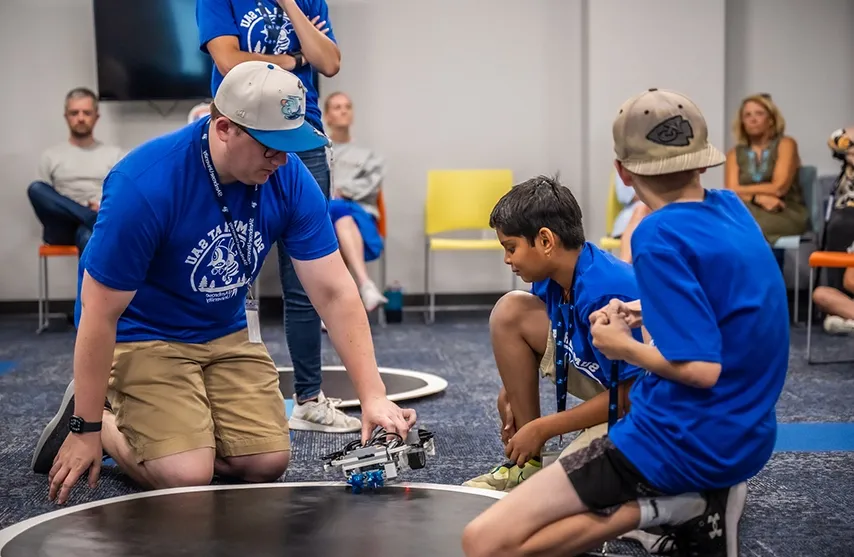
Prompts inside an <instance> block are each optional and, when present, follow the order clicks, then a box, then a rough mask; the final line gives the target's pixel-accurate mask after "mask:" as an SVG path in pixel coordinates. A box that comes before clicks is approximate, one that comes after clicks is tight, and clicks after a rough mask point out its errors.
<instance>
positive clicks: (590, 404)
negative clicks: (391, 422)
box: [463, 176, 643, 491]
mask: <svg viewBox="0 0 854 557" xmlns="http://www.w3.org/2000/svg"><path fill="white" fill-rule="evenodd" d="M490 226H492V227H493V228H494V229H495V231H496V233H497V235H498V239H499V241H500V242H501V244H502V245H503V246H504V250H505V251H504V253H505V256H504V259H505V262H506V263H507V264H508V265H510V267H511V268H512V269H513V271H514V272H515V273H517V274H518V275H519V276H520V277H521V278H522V279H523V280H525V281H528V282H531V283H533V287H532V289H531V290H532V291H531V292H530V293H529V292H523V291H520V290H517V291H513V292H509V293H507V294H505V295H504V296H503V297H502V298H501V299H500V300H499V301H498V303H497V304H496V305H495V308H493V310H492V314H491V315H490V318H489V329H490V337H491V340H492V351H493V354H494V356H495V362H496V365H497V367H498V374H499V375H500V376H501V382H502V385H503V386H502V388H501V390H500V391H499V394H498V413H499V417H500V418H501V424H502V432H501V433H502V434H501V437H502V441H503V442H504V443H505V453H506V456H507V457H508V461H507V462H506V463H504V464H501V465H499V466H496V467H495V468H493V469H492V470H490V471H489V472H487V473H485V474H482V475H480V476H477V477H476V478H473V479H471V480H468V481H467V482H465V483H464V484H463V485H465V486H468V487H478V488H481V489H491V490H497V491H510V490H511V489H513V488H515V487H516V486H517V485H519V483H520V482H522V481H523V480H526V479H528V478H530V476H531V475H532V474H533V473H535V472H537V471H538V470H540V468H541V467H542V461H541V451H542V447H543V445H545V443H546V441H548V440H549V439H551V438H553V437H557V436H559V435H566V434H569V433H573V432H576V431H581V432H582V433H581V434H580V435H579V436H578V437H576V438H575V440H574V441H573V442H572V444H571V445H570V447H568V448H567V450H568V451H569V452H574V451H576V450H579V449H580V448H582V447H584V446H586V445H588V444H590V441H592V439H594V438H596V437H601V436H602V435H604V434H605V433H606V431H607V422H608V403H609V396H610V395H609V392H608V389H609V386H610V382H611V379H612V378H611V370H612V365H614V366H616V371H617V376H618V381H619V382H620V383H622V389H621V390H622V391H623V394H624V398H625V399H626V400H627V393H628V387H629V386H630V384H631V382H633V381H634V379H635V378H636V377H637V376H638V375H640V374H641V373H642V372H643V370H641V369H639V368H637V367H636V366H632V365H628V364H626V362H611V361H610V360H609V359H608V358H606V357H605V356H604V355H603V354H602V353H601V352H600V351H599V350H597V349H596V348H595V347H594V346H593V339H592V337H591V335H590V320H589V318H590V314H591V313H593V312H594V311H596V310H599V309H600V308H601V307H602V306H604V305H607V304H608V302H609V301H610V300H611V299H615V298H616V299H620V300H624V301H626V302H629V301H632V300H635V299H637V297H638V292H637V285H636V284H635V279H634V275H633V274H632V268H631V266H630V265H629V264H628V263H624V262H622V261H620V260H618V259H617V258H616V257H613V256H612V255H610V254H609V253H607V252H604V251H602V250H601V249H599V248H598V247H596V246H595V245H593V244H591V243H589V242H586V241H585V238H584V227H583V223H582V215H581V208H580V207H579V206H578V202H577V201H576V200H575V196H573V195H572V192H571V191H570V190H569V188H566V187H564V186H563V185H561V184H560V183H559V182H558V181H557V180H554V179H551V178H547V177H543V176H540V177H536V178H532V179H530V180H527V181H525V182H523V183H521V184H519V185H517V186H515V187H513V189H511V190H510V191H509V192H508V193H507V194H505V195H504V197H502V198H501V199H500V200H499V201H498V203H497V204H496V206H495V207H494V208H493V210H492V216H491V218H490ZM636 334H637V337H638V339H640V338H641V334H640V332H639V331H638V332H637V333H636ZM558 360H559V362H560V365H556V361H558ZM538 371H539V373H538ZM540 374H542V375H543V376H548V377H550V378H551V379H552V380H553V381H554V382H555V383H556V384H557V385H559V387H557V404H558V412H557V413H556V414H553V415H550V416H541V413H540V392H539V375H540ZM567 393H569V394H570V395H572V396H574V397H576V398H578V399H581V400H583V401H585V402H584V403H582V404H580V405H578V406H575V407H574V408H571V409H569V410H566V397H567Z"/></svg>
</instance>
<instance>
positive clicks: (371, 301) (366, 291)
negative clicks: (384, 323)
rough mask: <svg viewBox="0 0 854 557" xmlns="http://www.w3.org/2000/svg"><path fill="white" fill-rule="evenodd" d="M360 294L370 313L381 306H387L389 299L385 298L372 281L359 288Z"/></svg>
mask: <svg viewBox="0 0 854 557" xmlns="http://www.w3.org/2000/svg"><path fill="white" fill-rule="evenodd" d="M359 294H360V295H361V296H362V303H363V304H364V305H365V309H366V310H368V312H369V313H370V312H372V311H374V310H375V309H377V306H379V305H380V304H387V303H388V298H386V297H385V296H383V293H382V292H380V289H379V288H377V285H376V284H374V283H373V282H372V281H367V282H365V283H364V284H362V286H360V287H359Z"/></svg>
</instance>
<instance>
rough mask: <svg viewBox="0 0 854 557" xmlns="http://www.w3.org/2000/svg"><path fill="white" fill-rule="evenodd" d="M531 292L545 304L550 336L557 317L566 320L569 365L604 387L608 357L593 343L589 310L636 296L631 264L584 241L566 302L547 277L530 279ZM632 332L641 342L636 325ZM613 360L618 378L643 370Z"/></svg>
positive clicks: (554, 331)
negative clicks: (570, 294)
mask: <svg viewBox="0 0 854 557" xmlns="http://www.w3.org/2000/svg"><path fill="white" fill-rule="evenodd" d="M531 292H532V293H533V294H535V295H536V296H538V297H539V298H540V299H541V300H542V301H543V302H544V303H545V304H546V310H547V311H548V314H549V321H550V323H551V326H552V330H551V334H552V336H553V337H555V336H556V335H557V334H558V330H557V328H556V327H555V324H556V323H557V322H558V321H559V320H562V321H563V323H565V324H566V330H565V331H564V338H563V347H564V349H565V350H566V356H567V361H568V362H570V364H571V366H570V368H572V367H573V366H574V367H575V369H577V370H578V372H579V373H582V374H583V375H585V376H586V377H588V378H590V379H593V380H595V381H597V382H599V383H600V384H601V385H602V386H604V387H605V388H608V386H609V385H610V373H611V364H612V361H611V360H609V359H608V358H606V357H605V355H604V354H602V353H601V352H600V351H599V350H597V349H596V347H595V346H593V337H592V335H591V334H590V314H591V313H593V312H594V311H596V310H599V309H602V308H603V307H605V306H607V305H608V302H610V301H611V300H612V299H614V298H616V299H619V300H623V301H624V302H630V301H632V300H637V299H638V290H637V284H636V283H635V278H634V274H633V273H632V268H631V265H629V264H628V263H625V262H623V261H620V260H619V259H617V258H616V257H614V256H613V255H611V254H610V253H608V252H605V251H603V250H601V249H600V248H598V247H597V246H595V245H594V244H591V243H590V242H586V243H585V244H584V246H583V247H582V248H581V252H580V254H579V256H578V261H577V262H576V265H575V275H574V277H573V282H572V299H571V301H570V302H566V303H565V302H563V287H562V286H561V285H560V284H558V283H557V282H555V281H553V280H551V279H546V280H544V281H540V282H535V283H533V284H532V285H531ZM632 333H633V334H634V336H635V338H636V339H637V340H638V341H640V342H643V337H642V333H641V330H640V328H638V329H635V330H633V331H632ZM555 348H557V346H556V347H555ZM613 363H616V365H617V373H618V377H619V380H620V381H621V382H622V381H626V380H628V379H631V378H633V377H637V376H639V375H641V374H642V373H643V372H644V370H643V369H641V368H639V367H637V366H634V365H631V364H628V363H626V362H623V361H619V362H613Z"/></svg>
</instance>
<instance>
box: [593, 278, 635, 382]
mask: <svg viewBox="0 0 854 557" xmlns="http://www.w3.org/2000/svg"><path fill="white" fill-rule="evenodd" d="M614 298H616V299H618V300H622V301H624V302H631V301H633V299H632V298H630V297H628V296H619V295H615V296H610V297H608V298H601V299H599V300H596V301H595V302H593V303H591V304H590V305H589V306H588V307H586V308H584V310H583V312H582V315H583V316H584V327H585V328H586V333H587V343H588V345H589V346H590V350H591V351H592V352H593V357H595V358H596V361H597V362H598V363H599V367H600V368H601V369H602V372H603V375H604V376H605V380H606V381H610V380H611V365H612V364H614V363H616V364H617V377H618V381H619V382H620V383H622V382H624V381H628V380H629V379H633V378H635V377H637V376H639V375H641V374H643V373H646V371H645V370H644V369H642V368H639V367H637V366H636V365H632V364H630V363H628V362H626V361H624V360H617V361H616V362H615V361H614V360H609V359H608V358H607V357H606V356H605V355H604V354H602V353H601V352H600V351H599V350H598V349H597V348H596V347H595V346H594V345H593V334H592V333H591V332H590V314H591V313H593V312H594V311H596V310H599V309H602V308H603V307H605V306H607V305H608V303H609V302H610V301H611V300H612V299H614ZM632 336H633V337H634V338H635V340H637V341H639V342H643V333H642V332H641V329H640V327H638V328H637V329H632ZM606 385H607V383H606Z"/></svg>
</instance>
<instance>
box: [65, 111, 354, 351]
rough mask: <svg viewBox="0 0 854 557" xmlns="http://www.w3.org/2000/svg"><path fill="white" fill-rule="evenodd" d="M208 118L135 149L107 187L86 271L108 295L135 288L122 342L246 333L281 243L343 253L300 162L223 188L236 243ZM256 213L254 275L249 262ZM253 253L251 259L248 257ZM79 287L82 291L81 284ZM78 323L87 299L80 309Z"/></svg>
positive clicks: (295, 251)
mask: <svg viewBox="0 0 854 557" xmlns="http://www.w3.org/2000/svg"><path fill="white" fill-rule="evenodd" d="M209 123H210V118H203V119H201V120H199V121H198V122H195V123H193V124H189V125H187V126H185V127H184V128H182V129H180V130H178V131H176V132H173V133H171V134H168V135H166V136H163V137H159V138H157V139H154V140H152V141H149V142H147V143H145V144H143V145H142V146H140V147H138V148H136V149H134V150H133V151H131V152H130V153H129V154H128V155H127V156H126V157H125V158H124V159H123V160H122V161H121V162H119V163H118V164H117V165H116V166H115V167H114V168H113V170H112V171H111V172H110V173H109V175H108V176H107V178H106V180H105V181H104V188H103V198H102V202H101V207H100V210H99V214H98V220H97V223H96V224H95V228H94V231H93V233H92V237H91V239H90V241H89V243H88V245H87V246H86V249H85V250H84V253H83V255H82V257H81V262H80V267H79V269H80V271H79V278H80V279H81V280H80V281H78V285H79V284H80V283H81V282H82V277H83V271H84V270H85V271H87V272H88V273H89V274H90V275H91V276H92V277H93V278H94V279H95V280H97V281H98V282H100V283H102V284H104V285H106V286H107V287H109V288H113V289H116V290H122V291H136V294H135V296H134V297H133V300H132V301H131V303H130V305H129V306H128V308H127V310H126V311H125V312H124V314H123V315H122V316H121V318H120V320H119V323H118V331H117V341H118V342H123V341H139V340H155V339H159V340H175V341H180V342H193V343H199V342H207V341H209V340H213V339H216V338H219V337H222V336H224V335H226V334H230V333H232V332H236V331H238V330H240V329H242V328H244V327H245V326H246V314H245V307H244V301H245V298H246V294H247V290H248V287H249V284H250V283H251V281H252V280H253V279H254V277H256V276H257V275H258V273H259V272H260V270H261V265H262V263H263V262H264V258H265V257H266V255H267V253H268V252H269V251H270V247H271V245H272V244H273V243H274V242H276V241H277V240H278V239H279V238H281V239H282V241H283V242H284V245H285V248H286V250H287V253H288V255H289V256H290V257H292V258H293V259H297V260H313V259H318V258H321V257H324V256H326V255H329V254H330V253H333V252H334V251H335V250H337V249H338V241H337V238H336V236H335V230H334V228H333V227H332V222H331V220H330V219H329V214H328V207H327V200H326V198H325V196H324V195H323V192H322V191H321V190H320V187H319V186H318V185H317V182H316V181H315V180H314V178H313V177H312V176H311V174H310V173H309V171H308V169H306V167H305V165H304V164H303V163H302V161H301V160H300V159H299V158H298V157H297V156H295V155H288V159H287V162H286V164H284V165H283V166H280V167H279V168H278V170H277V171H276V172H275V173H273V174H272V175H271V177H270V179H269V180H268V181H267V182H266V183H264V184H260V187H259V191H258V201H257V207H256V209H257V211H256V209H253V208H252V206H251V205H252V201H253V197H254V191H255V188H254V185H253V186H248V185H245V184H240V183H232V184H226V185H223V186H222V191H223V196H224V202H225V203H226V205H227V206H228V208H229V210H230V212H231V213H232V217H233V220H234V225H235V229H236V231H237V235H238V239H237V240H238V241H235V238H234V237H233V235H232V233H231V230H230V228H229V227H228V226H227V225H226V220H225V219H224V218H223V213H222V210H221V208H220V205H219V204H218V203H217V198H216V196H215V193H214V189H213V185H212V183H211V179H210V176H209V175H208V173H207V171H206V169H205V166H204V164H203V163H202V157H201V144H200V139H201V134H202V131H203V130H204V129H207V127H208V125H209ZM256 213H257V219H256V220H255V222H254V228H255V231H254V234H253V238H251V244H252V249H251V250H248V252H249V253H248V255H249V257H250V261H249V269H247V268H246V267H245V266H244V264H243V262H242V261H241V256H240V253H239V251H238V250H239V249H240V247H246V246H247V243H246V242H247V240H248V238H247V230H248V223H249V221H250V218H251V217H252V216H253V215H254V214H256ZM246 255H247V254H246V253H244V256H246ZM78 289H79V286H78ZM77 306H78V307H77V312H76V313H77V318H78V319H79V310H80V307H79V306H80V304H79V293H78V304H77Z"/></svg>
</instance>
